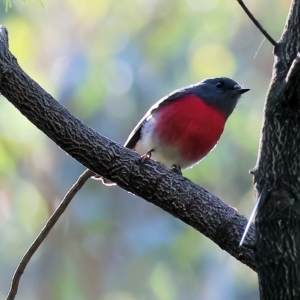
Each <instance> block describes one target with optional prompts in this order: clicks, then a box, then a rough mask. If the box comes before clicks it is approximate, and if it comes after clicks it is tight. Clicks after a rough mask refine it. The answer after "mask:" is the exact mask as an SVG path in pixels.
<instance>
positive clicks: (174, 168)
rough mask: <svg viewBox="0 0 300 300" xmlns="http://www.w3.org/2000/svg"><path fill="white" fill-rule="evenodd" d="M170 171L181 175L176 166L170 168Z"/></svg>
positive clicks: (179, 169)
mask: <svg viewBox="0 0 300 300" xmlns="http://www.w3.org/2000/svg"><path fill="white" fill-rule="evenodd" d="M171 170H172V171H173V172H175V173H176V174H179V175H182V172H181V168H180V167H179V166H177V165H173V166H172V167H171Z"/></svg>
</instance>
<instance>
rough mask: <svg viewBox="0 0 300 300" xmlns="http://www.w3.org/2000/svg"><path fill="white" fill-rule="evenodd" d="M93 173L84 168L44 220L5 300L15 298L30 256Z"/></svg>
mask: <svg viewBox="0 0 300 300" xmlns="http://www.w3.org/2000/svg"><path fill="white" fill-rule="evenodd" d="M93 175H94V172H92V171H90V170H86V171H85V172H83V173H82V174H81V175H80V176H79V178H78V179H77V181H76V182H75V183H74V185H73V186H72V187H71V189H70V190H69V191H68V192H67V194H66V195H65V197H64V198H63V200H62V201H61V203H60V204H59V206H58V207H57V209H56V210H55V211H54V213H53V214H52V215H51V217H50V218H49V219H48V221H47V222H46V224H45V226H44V227H43V229H42V230H41V231H40V233H39V234H38V236H37V237H36V239H35V240H34V242H33V243H32V244H31V246H30V247H29V248H28V250H27V251H26V252H25V254H24V256H23V257H22V259H21V261H20V263H19V265H18V267H17V269H16V271H15V273H14V276H13V278H12V282H11V287H10V290H9V293H8V294H7V297H6V300H13V299H15V296H16V294H17V292H18V287H19V282H20V278H21V276H22V274H23V273H24V270H25V268H26V266H27V264H28V263H29V261H30V259H31V257H32V256H33V254H34V253H35V252H36V250H37V249H38V248H39V246H40V245H41V243H42V242H43V241H44V239H45V238H46V237H47V235H48V234H49V232H50V230H51V229H52V227H53V226H54V225H55V223H56V222H57V221H58V219H59V218H60V216H61V215H62V214H63V212H64V211H65V210H66V208H67V206H68V205H69V204H70V202H71V200H72V199H73V198H74V196H75V195H76V193H77V192H78V191H79V190H80V189H81V188H82V186H83V185H84V184H85V182H86V181H87V180H88V179H89V178H90V177H91V176H93Z"/></svg>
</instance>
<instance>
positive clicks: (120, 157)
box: [0, 42, 256, 270]
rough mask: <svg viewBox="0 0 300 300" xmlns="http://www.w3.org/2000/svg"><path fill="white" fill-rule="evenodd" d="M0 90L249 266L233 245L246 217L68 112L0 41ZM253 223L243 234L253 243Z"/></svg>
mask: <svg viewBox="0 0 300 300" xmlns="http://www.w3.org/2000/svg"><path fill="white" fill-rule="evenodd" d="M1 75H2V78H1V82H0V92H1V93H2V94H3V95H4V96H5V97H6V98H7V99H8V100H9V101H10V102H11V103H12V104H13V105H14V106H15V107H16V108H17V109H19V110H20V112H21V113H22V114H23V115H24V116H26V118H28V120H29V121H31V122H32V123H33V124H34V125H35V126H36V127H37V128H39V129H40V130H41V131H43V132H44V133H45V134H46V135H47V136H48V137H49V138H51V139H52V140H53V141H54V142H55V143H56V144H57V145H58V146H59V147H60V148H61V149H63V150H64V151H65V152H67V153H68V154H69V155H71V156H72V157H73V158H75V159H76V160H77V161H78V162H80V163H81V164H83V165H84V166H85V167H87V168H89V169H91V170H92V171H93V172H95V173H97V174H99V175H101V176H103V177H105V178H107V179H109V180H111V181H113V182H116V183H117V184H118V185H119V186H120V187H122V188H124V189H125V190H127V191H129V192H131V193H133V194H135V195H138V196H140V197H142V198H144V199H146V200H147V201H149V202H152V203H153V204H155V205H157V206H159V207H160V208H162V209H164V210H165V211H167V212H169V213H170V214H172V215H173V216H175V217H176V218H179V219H180V220H182V221H183V222H185V223H187V224H189V225H190V226H192V227H193V228H195V229H196V230H198V231H200V232H201V233H203V234H204V235H206V236H207V237H208V238H210V239H211V240H212V241H214V242H215V243H217V244H218V245H219V246H220V247H221V248H222V249H224V250H225V251H227V252H228V253H229V254H231V255H232V256H234V257H235V258H236V259H238V260H240V261H241V262H243V263H244V264H246V265H247V266H249V267H250V268H252V269H253V270H255V269H256V267H255V264H254V253H253V250H252V249H247V248H246V247H241V248H239V241H240V239H241V237H242V234H243V231H244V228H245V227H246V224H247V219H246V218H245V217H244V216H242V215H240V214H239V213H238V212H237V211H236V210H235V209H234V208H232V207H231V206H229V205H227V204H225V203H224V202H222V201H221V200H220V199H219V198H217V197H215V196H213V195H212V194H210V193H209V192H207V191H206V190H205V189H203V188H202V187H199V186H197V185H196V184H194V183H193V182H191V181H190V180H188V179H186V178H184V177H182V176H180V175H178V174H175V173H174V172H172V171H170V170H168V169H166V168H165V167H164V166H162V165H161V164H159V163H157V162H155V161H152V160H147V161H146V162H144V163H142V164H141V160H140V156H139V155H138V154H137V153H135V152H133V151H131V150H129V149H126V148H124V147H122V146H121V145H119V144H117V143H115V142H113V141H111V140H109V139H107V138H105V137H103V136H101V135H100V134H98V133H97V132H95V131H94V130H92V129H91V128H90V127H88V126H87V125H86V124H85V123H83V122H82V121H81V120H79V119H78V118H76V117H75V116H74V115H72V114H71V113H70V112H69V111H68V110H67V109H66V108H65V107H63V106H62V105H61V104H59V103H58V102H57V101H56V100H55V99H53V98H52V97H51V96H50V95H49V94H48V93H46V92H45V91H44V90H43V89H42V88H41V87H40V86H39V85H38V84H37V83H35V82H34V81H33V80H32V79H31V78H30V77H29V76H28V75H27V74H26V73H25V72H24V71H23V70H22V69H21V68H20V67H19V65H18V64H17V62H16V60H15V59H14V57H13V56H12V54H11V53H10V52H9V50H8V49H7V47H6V45H5V44H4V43H1V42H0V76H1ZM254 231H255V230H254V226H253V225H252V226H251V228H250V230H249V233H248V236H247V238H246V243H247V244H253V243H254Z"/></svg>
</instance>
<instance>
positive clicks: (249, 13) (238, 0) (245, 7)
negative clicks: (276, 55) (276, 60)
mask: <svg viewBox="0 0 300 300" xmlns="http://www.w3.org/2000/svg"><path fill="white" fill-rule="evenodd" d="M237 2H238V3H239V4H240V6H241V7H242V9H243V10H244V12H245V13H246V14H247V16H248V17H249V18H250V19H251V21H252V22H253V23H254V25H255V26H256V27H257V28H258V29H259V30H260V32H261V33H262V34H263V35H264V36H265V38H266V39H267V40H268V41H269V42H270V43H271V44H272V45H273V46H274V47H275V46H276V45H277V43H276V42H275V41H274V40H273V38H272V37H271V36H270V35H269V34H268V33H267V31H266V30H265V29H264V28H263V27H262V26H261V25H260V23H259V22H258V21H257V20H256V19H255V18H254V16H253V15H252V13H251V12H250V11H249V9H248V8H247V6H246V5H245V4H244V2H243V1H242V0H237Z"/></svg>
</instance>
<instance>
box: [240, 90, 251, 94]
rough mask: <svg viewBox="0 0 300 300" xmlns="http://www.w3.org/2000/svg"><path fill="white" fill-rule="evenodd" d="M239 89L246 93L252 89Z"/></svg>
mask: <svg viewBox="0 0 300 300" xmlns="http://www.w3.org/2000/svg"><path fill="white" fill-rule="evenodd" d="M238 91H239V93H240V94H244V93H246V92H248V91H250V89H239V90H238Z"/></svg>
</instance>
